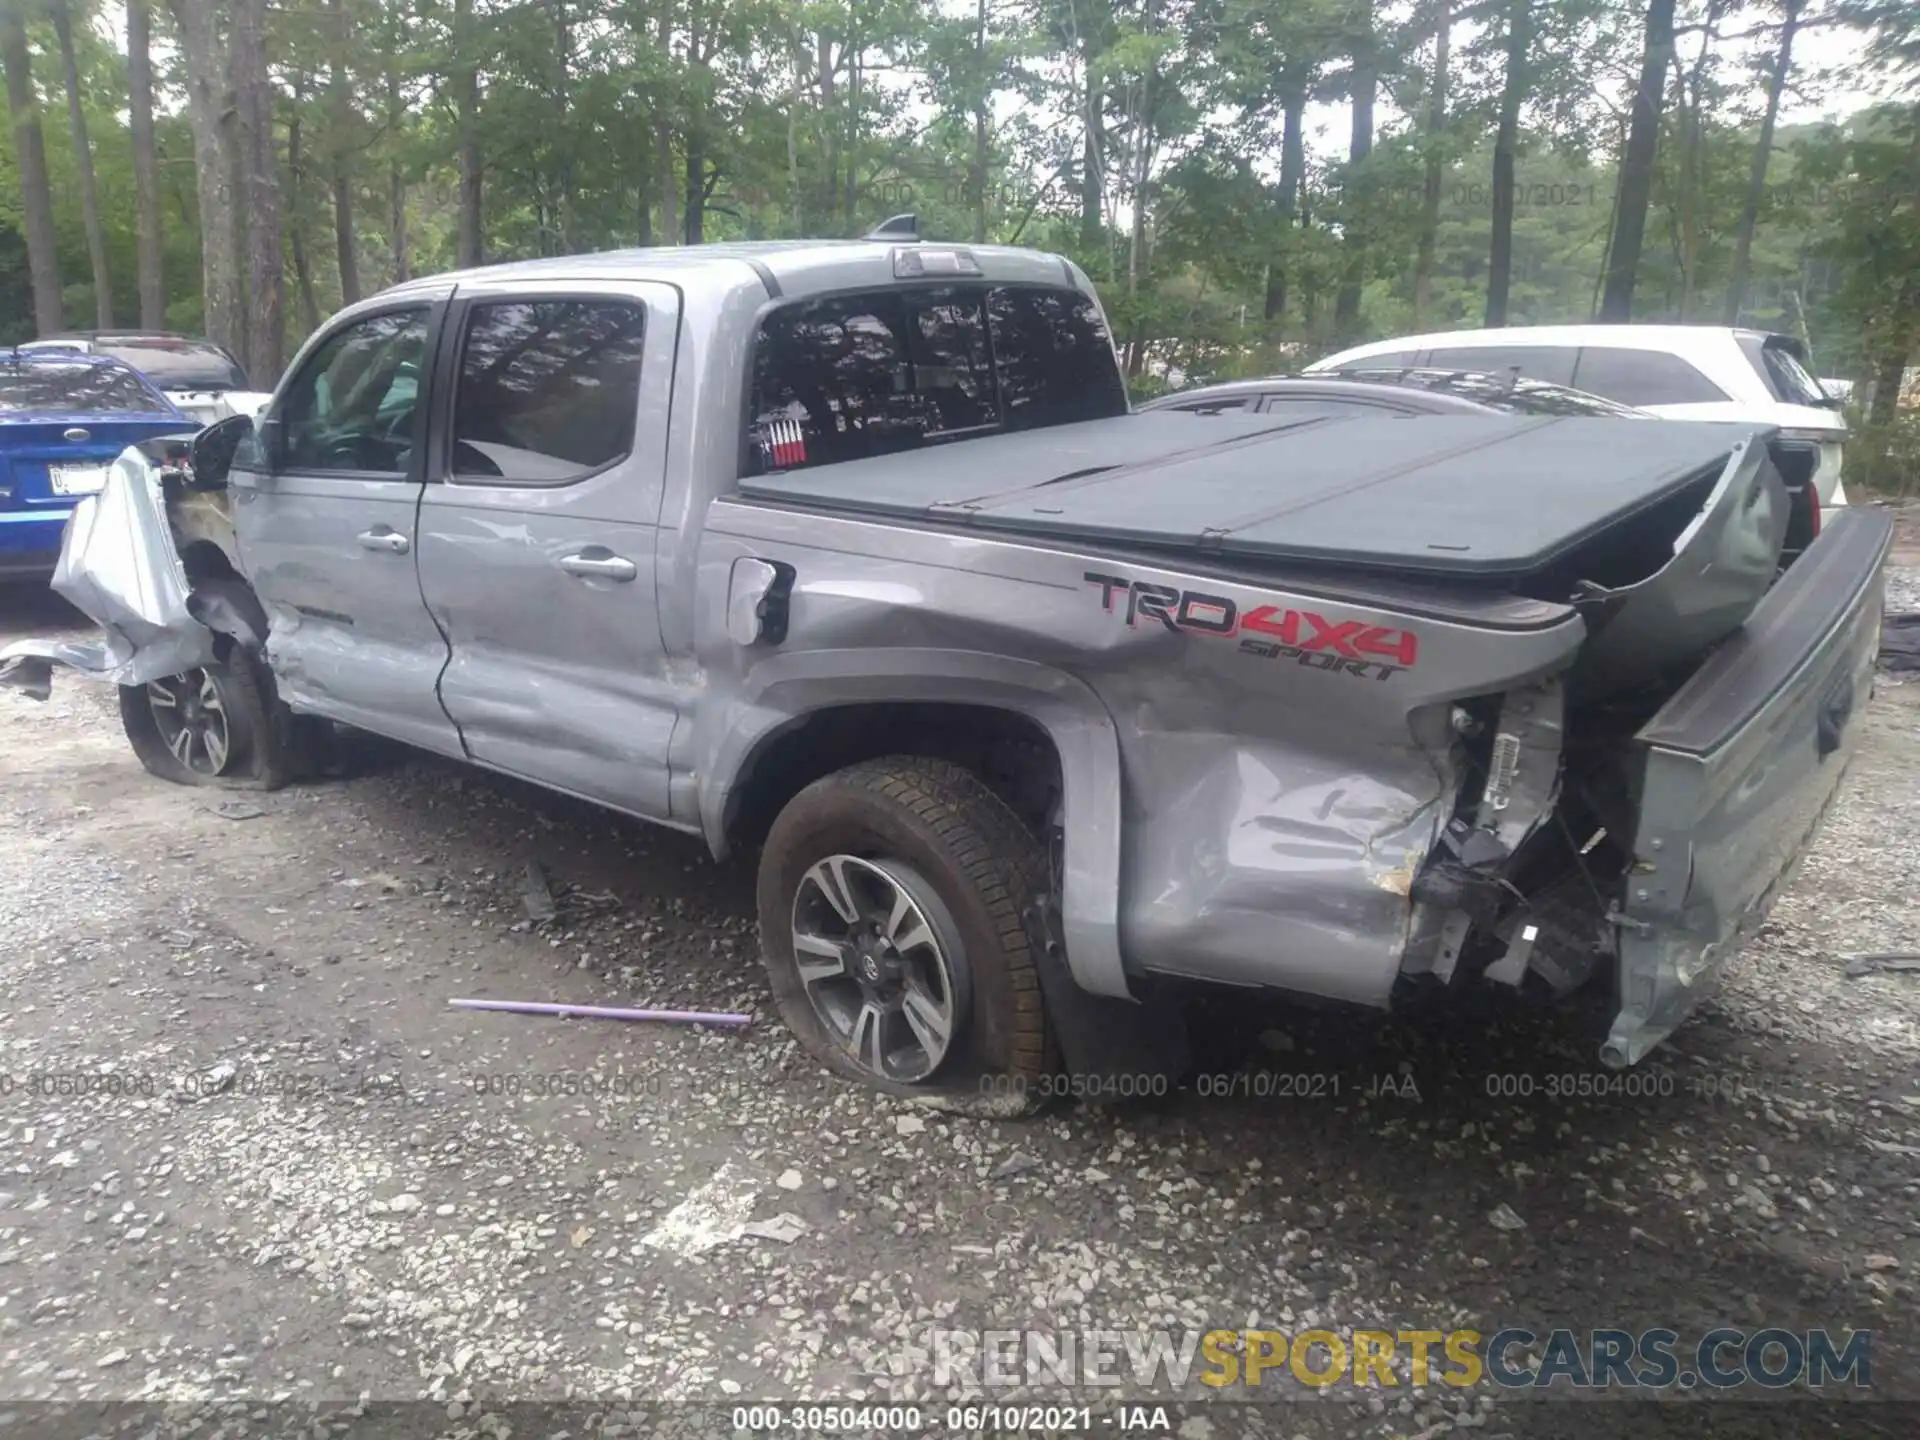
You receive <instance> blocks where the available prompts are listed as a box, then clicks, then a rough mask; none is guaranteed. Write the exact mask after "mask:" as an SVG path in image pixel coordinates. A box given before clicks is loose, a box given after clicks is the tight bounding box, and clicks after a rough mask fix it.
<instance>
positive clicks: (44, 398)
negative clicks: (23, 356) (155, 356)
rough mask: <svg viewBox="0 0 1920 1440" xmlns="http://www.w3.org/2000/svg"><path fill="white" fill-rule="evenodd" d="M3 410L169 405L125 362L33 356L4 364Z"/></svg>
mask: <svg viewBox="0 0 1920 1440" xmlns="http://www.w3.org/2000/svg"><path fill="white" fill-rule="evenodd" d="M0 413H4V414H8V415H97V414H98V415H156V414H160V415H163V414H166V413H167V404H166V402H165V401H164V400H163V399H161V397H160V396H158V395H156V394H155V393H154V392H153V391H152V390H150V389H148V388H147V386H146V385H145V384H143V383H142V382H141V379H140V377H139V376H138V375H135V374H134V373H133V372H132V371H130V370H127V369H125V368H123V367H121V366H119V365H95V364H89V363H87V362H85V361H78V360H76V361H59V360H31V361H25V362H22V361H15V362H13V363H11V364H6V365H0Z"/></svg>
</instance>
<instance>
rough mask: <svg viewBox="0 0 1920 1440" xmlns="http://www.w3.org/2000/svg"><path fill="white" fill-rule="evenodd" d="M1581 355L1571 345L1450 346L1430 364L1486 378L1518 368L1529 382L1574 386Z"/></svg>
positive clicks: (1433, 355)
mask: <svg viewBox="0 0 1920 1440" xmlns="http://www.w3.org/2000/svg"><path fill="white" fill-rule="evenodd" d="M1579 354H1580V352H1579V351H1578V350H1576V349H1574V348H1573V347H1572V346H1570V345H1458V346H1453V345H1450V346H1448V347H1446V348H1445V349H1437V350H1434V351H1432V352H1431V353H1430V354H1429V355H1428V357H1427V364H1428V365H1429V366H1431V367H1433V368H1434V369H1438V370H1471V371H1474V372H1476V373H1479V374H1486V375H1504V374H1506V373H1507V372H1508V371H1509V370H1512V369H1514V368H1516V367H1517V368H1518V369H1519V371H1520V373H1521V374H1522V375H1523V376H1525V377H1526V378H1527V379H1529V380H1545V381H1547V382H1548V383H1549V384H1553V385H1571V384H1572V383H1573V369H1574V362H1575V360H1576V359H1578V357H1579Z"/></svg>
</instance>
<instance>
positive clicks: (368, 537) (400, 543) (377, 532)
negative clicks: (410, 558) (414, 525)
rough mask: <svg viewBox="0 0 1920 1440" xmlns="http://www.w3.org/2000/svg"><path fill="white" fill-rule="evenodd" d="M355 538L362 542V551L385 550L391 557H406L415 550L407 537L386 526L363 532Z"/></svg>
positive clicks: (377, 526)
mask: <svg viewBox="0 0 1920 1440" xmlns="http://www.w3.org/2000/svg"><path fill="white" fill-rule="evenodd" d="M353 538H354V539H356V540H358V541H359V542H360V548H361V549H362V550H385V551H386V552H387V553H388V554H391V555H404V554H406V553H407V551H409V550H411V549H412V548H413V545H412V543H411V542H410V541H409V540H408V539H407V537H406V536H404V535H402V534H401V533H400V532H399V531H398V530H392V529H389V528H388V527H387V526H385V525H376V526H374V527H373V529H371V530H362V531H361V532H360V533H359V534H358V535H356V536H354V537H353Z"/></svg>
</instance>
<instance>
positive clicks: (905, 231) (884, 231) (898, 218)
mask: <svg viewBox="0 0 1920 1440" xmlns="http://www.w3.org/2000/svg"><path fill="white" fill-rule="evenodd" d="M865 238H866V239H868V240H918V239H919V238H920V217H919V216H918V215H895V216H893V217H891V218H890V219H886V220H882V221H881V222H880V223H879V224H878V225H876V226H874V227H873V229H871V230H869V231H868V232H867V233H866V236H865Z"/></svg>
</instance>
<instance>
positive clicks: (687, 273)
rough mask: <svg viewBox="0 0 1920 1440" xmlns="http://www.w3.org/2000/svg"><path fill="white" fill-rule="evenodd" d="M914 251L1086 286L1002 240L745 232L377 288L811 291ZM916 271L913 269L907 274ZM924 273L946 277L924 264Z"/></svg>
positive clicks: (1048, 258) (885, 278)
mask: <svg viewBox="0 0 1920 1440" xmlns="http://www.w3.org/2000/svg"><path fill="white" fill-rule="evenodd" d="M902 251H908V252H911V251H920V252H923V253H924V254H925V255H926V256H927V257H928V258H929V259H930V258H931V257H932V255H933V254H934V253H935V252H945V253H949V254H950V253H953V252H956V251H958V252H961V253H963V254H964V255H966V256H968V257H970V258H971V259H972V261H973V262H974V264H976V265H977V266H978V267H979V274H978V276H975V275H971V274H966V275H953V276H952V278H954V279H956V280H968V279H976V278H977V279H985V280H997V281H1001V282H1003V283H1026V284H1042V285H1068V286H1072V287H1074V288H1076V289H1080V290H1085V291H1088V292H1089V293H1091V290H1092V286H1091V285H1090V284H1089V283H1088V282H1087V280H1086V278H1085V277H1084V276H1083V275H1081V274H1080V273H1079V272H1078V270H1077V269H1076V267H1074V266H1073V265H1072V264H1071V263H1070V262H1069V261H1067V260H1066V259H1065V258H1063V257H1062V256H1059V255H1055V254H1049V253H1047V252H1045V251H1040V250H1025V249H1020V248H1017V247H1014V246H1008V245H963V244H957V243H947V242H942V241H935V240H903V239H861V240H753V241H741V242H729V243H723V244H711V245H660V246H653V247H650V248H646V249H628V250H600V251H594V252H590V253H587V254H582V255H560V256H554V257H552V258H549V259H542V260H512V261H507V262H504V263H502V264H498V265H482V266H479V267H477V268H474V269H467V270H455V271H450V272H442V273H440V274H437V275H431V276H425V277H422V278H421V279H418V280H411V281H407V282H405V283H403V284H400V285H396V286H394V287H392V288H391V289H389V290H386V291H383V292H382V295H383V296H385V297H399V296H403V295H406V294H409V293H416V292H430V291H443V290H444V289H445V288H446V287H447V286H448V285H457V284H460V283H463V282H485V283H487V284H498V283H500V282H503V281H504V282H508V283H511V282H513V281H516V280H610V279H617V280H666V281H669V282H672V283H675V284H680V285H687V284H694V285H700V286H703V287H713V288H720V289H733V288H738V287H741V286H755V285H757V286H763V287H765V289H766V290H767V292H768V293H769V294H773V295H780V296H801V295H814V294H820V293H823V292H826V291H833V290H851V289H859V288H864V287H866V286H873V285H891V284H893V283H895V282H896V281H898V280H901V279H903V278H907V277H903V276H901V275H899V274H898V273H896V264H895V257H896V255H897V254H898V253H899V252H902ZM912 278H920V277H912ZM925 278H926V279H929V280H935V279H942V278H947V277H946V274H945V272H942V271H938V270H930V271H929V272H928V273H927V274H926V276H925Z"/></svg>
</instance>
